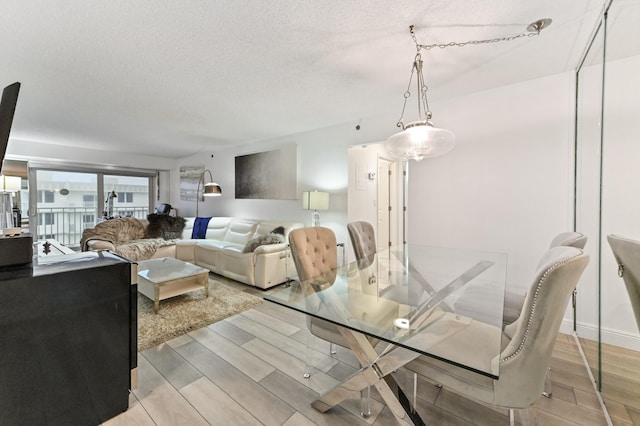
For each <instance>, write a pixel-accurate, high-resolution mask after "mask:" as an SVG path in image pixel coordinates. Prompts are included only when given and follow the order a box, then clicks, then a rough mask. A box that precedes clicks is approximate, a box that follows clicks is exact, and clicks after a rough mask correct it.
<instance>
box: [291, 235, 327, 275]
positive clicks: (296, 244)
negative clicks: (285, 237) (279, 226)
mask: <svg viewBox="0 0 640 426" xmlns="http://www.w3.org/2000/svg"><path fill="white" fill-rule="evenodd" d="M289 246H290V247H291V257H292V258H293V263H294V264H295V265H296V270H297V271H298V278H299V279H300V280H301V281H304V280H308V279H310V278H313V277H318V276H321V275H326V274H331V273H335V270H336V268H337V267H338V249H337V247H336V235H335V234H334V233H333V231H332V230H331V229H329V228H323V227H320V226H317V227H313V228H299V229H294V230H293V231H291V232H290V233H289Z"/></svg>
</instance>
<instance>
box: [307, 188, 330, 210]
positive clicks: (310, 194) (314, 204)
mask: <svg viewBox="0 0 640 426" xmlns="http://www.w3.org/2000/svg"><path fill="white" fill-rule="evenodd" d="M302 208H303V209H305V210H328V209H329V193H328V192H319V191H305V192H303V193H302Z"/></svg>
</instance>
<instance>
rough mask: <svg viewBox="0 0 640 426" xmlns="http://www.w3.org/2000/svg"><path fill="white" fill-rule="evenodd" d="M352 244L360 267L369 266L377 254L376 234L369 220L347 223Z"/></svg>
mask: <svg viewBox="0 0 640 426" xmlns="http://www.w3.org/2000/svg"><path fill="white" fill-rule="evenodd" d="M347 229H348V230H349V237H350V238H351V245H352V246H353V251H354V253H355V255H356V260H358V264H359V265H360V267H363V266H365V267H366V266H369V264H370V263H371V261H372V260H373V256H372V255H374V254H376V235H375V232H374V230H373V225H371V224H370V223H369V222H363V221H359V222H350V223H348V224H347Z"/></svg>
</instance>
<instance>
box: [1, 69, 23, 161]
mask: <svg viewBox="0 0 640 426" xmlns="http://www.w3.org/2000/svg"><path fill="white" fill-rule="evenodd" d="M18 92H20V83H19V82H15V83H13V84H10V85H9V86H7V87H5V88H4V90H3V91H2V100H1V101H0V170H1V169H2V163H3V162H4V156H5V154H6V153H7V145H8V144H9V133H11V124H12V123H13V114H14V113H15V112H16V104H17V103H18Z"/></svg>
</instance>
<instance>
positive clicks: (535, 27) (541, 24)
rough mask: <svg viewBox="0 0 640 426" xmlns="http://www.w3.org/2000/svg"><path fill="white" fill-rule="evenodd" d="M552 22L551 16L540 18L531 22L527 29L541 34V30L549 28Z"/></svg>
mask: <svg viewBox="0 0 640 426" xmlns="http://www.w3.org/2000/svg"><path fill="white" fill-rule="evenodd" d="M552 22H553V21H552V20H551V19H549V18H543V19H538V20H537V21H535V22H532V23H530V24H529V26H528V27H527V31H529V32H530V33H536V34H540V31H542V30H543V29H545V28H547V27H548V26H549V25H551V23H552Z"/></svg>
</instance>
